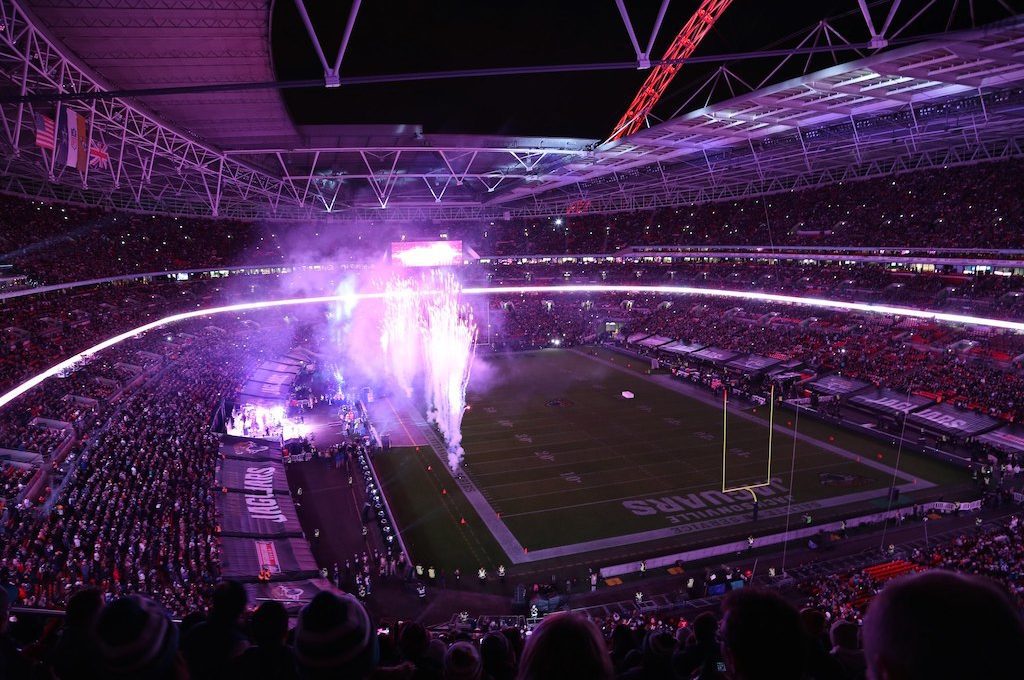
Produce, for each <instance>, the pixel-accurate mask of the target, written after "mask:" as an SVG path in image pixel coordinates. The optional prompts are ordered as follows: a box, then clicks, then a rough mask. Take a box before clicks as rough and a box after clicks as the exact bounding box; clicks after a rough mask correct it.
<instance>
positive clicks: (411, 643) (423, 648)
mask: <svg viewBox="0 0 1024 680" xmlns="http://www.w3.org/2000/svg"><path fill="white" fill-rule="evenodd" d="M429 646H430V634H429V633H427V629H426V628H424V627H423V626H422V625H421V624H419V623H417V622H415V621H406V622H405V623H403V624H402V628H401V630H399V631H398V649H399V650H400V651H401V652H402V656H403V657H405V658H406V659H408V660H409V661H415V660H416V659H419V658H420V657H422V656H423V655H424V654H426V653H427V648H428V647H429Z"/></svg>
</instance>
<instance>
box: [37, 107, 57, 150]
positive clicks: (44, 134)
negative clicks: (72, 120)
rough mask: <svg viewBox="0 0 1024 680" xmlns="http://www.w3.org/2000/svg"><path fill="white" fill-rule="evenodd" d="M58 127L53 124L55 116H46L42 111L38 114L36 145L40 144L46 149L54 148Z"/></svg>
mask: <svg viewBox="0 0 1024 680" xmlns="http://www.w3.org/2000/svg"><path fill="white" fill-rule="evenodd" d="M55 133H56V129H55V127H54V124H53V118H50V117H49V116H44V115H43V114H41V113H37V114H36V146H40V147H42V148H44V149H53V143H54V141H53V140H54V135H55Z"/></svg>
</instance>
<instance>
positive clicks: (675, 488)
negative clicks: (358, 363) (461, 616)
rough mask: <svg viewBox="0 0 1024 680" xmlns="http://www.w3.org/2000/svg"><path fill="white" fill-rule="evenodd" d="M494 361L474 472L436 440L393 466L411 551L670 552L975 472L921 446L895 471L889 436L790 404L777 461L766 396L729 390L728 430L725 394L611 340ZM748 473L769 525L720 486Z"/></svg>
mask: <svg viewBox="0 0 1024 680" xmlns="http://www.w3.org/2000/svg"><path fill="white" fill-rule="evenodd" d="M484 361H485V362H486V363H485V370H482V371H478V372H477V373H476V374H475V375H474V378H473V380H472V381H471V384H470V392H469V397H468V402H469V404H470V410H469V411H468V412H467V413H466V416H465V420H464V422H463V445H464V447H465V449H466V459H465V466H464V473H465V476H464V477H463V478H462V479H451V478H450V477H449V476H447V471H444V470H439V469H438V468H439V467H440V466H438V465H436V463H437V462H438V459H436V458H435V459H434V463H435V465H431V458H430V453H431V452H424V451H416V452H414V453H413V452H408V453H404V454H403V453H402V452H401V451H398V452H395V455H392V456H388V457H382V458H386V460H382V461H381V463H380V465H381V466H382V467H381V470H382V476H383V477H384V481H383V483H384V487H385V491H386V492H387V493H388V494H389V497H390V498H392V503H393V505H394V506H396V507H395V508H394V510H395V513H396V515H397V516H398V517H397V521H398V523H399V526H400V527H401V528H402V530H403V536H404V537H405V539H406V541H407V542H408V543H410V544H411V545H410V551H411V552H412V553H413V554H414V555H417V554H423V553H426V554H427V555H429V556H431V558H433V560H434V561H435V562H437V563H439V564H445V563H449V564H451V563H456V561H457V560H458V559H459V558H458V557H457V555H458V553H460V552H464V553H468V554H467V555H466V556H465V557H464V558H462V560H463V562H465V563H472V562H473V561H480V562H483V561H485V560H499V561H501V562H503V563H508V564H524V563H527V564H529V563H535V562H538V561H543V560H549V559H551V560H564V559H567V558H571V557H575V556H579V555H582V554H591V553H597V552H605V553H609V552H610V553H614V554H631V555H632V554H637V551H640V552H643V551H645V550H646V551H648V552H651V553H652V554H653V553H654V552H655V551H660V552H667V551H669V549H670V548H677V549H678V548H679V547H686V548H688V547H694V546H698V545H707V544H711V543H720V542H725V541H728V540H735V539H736V537H738V536H746V535H747V533H750V532H755V533H758V532H760V533H767V532H769V531H773V530H778V529H781V528H782V527H783V525H784V522H785V515H786V513H787V511H789V512H791V513H793V514H794V516H796V517H800V516H802V515H803V514H805V513H806V514H808V515H811V516H812V518H813V519H814V520H817V521H822V520H824V519H826V518H835V517H838V516H846V515H854V514H858V513H860V514H864V513H867V512H875V511H878V510H883V509H885V507H886V504H887V497H886V496H887V491H888V488H889V486H890V485H891V484H893V483H894V481H895V484H896V486H898V487H899V488H900V489H901V492H902V495H903V497H904V502H914V501H917V500H922V499H924V498H932V497H935V496H936V495H938V494H939V493H943V492H944V491H945V490H948V489H944V488H943V487H944V486H949V485H955V484H956V483H957V481H958V480H960V479H961V478H962V475H961V474H960V473H959V472H958V471H956V470H954V469H952V468H949V467H947V466H945V465H944V464H941V463H937V462H933V461H929V460H925V459H922V458H919V457H917V456H912V455H909V454H908V455H904V456H903V457H902V460H901V463H900V469H899V471H898V472H895V475H894V469H893V467H892V466H893V465H894V464H895V460H896V454H895V450H894V449H891V448H890V447H888V446H887V445H886V444H885V443H884V442H879V441H876V440H871V439H867V438H864V437H860V436H856V435H853V434H851V433H848V432H845V431H842V430H838V429H835V428H833V427H831V426H828V425H825V424H823V423H820V422H815V421H814V420H812V419H811V418H808V417H806V416H805V419H804V420H799V421H795V413H794V412H793V411H791V410H786V409H782V408H777V410H776V413H775V425H776V428H775V430H774V434H773V436H772V438H771V440H772V441H771V444H772V459H771V464H770V470H769V460H768V457H769V427H768V420H767V418H768V410H769V409H768V407H767V406H752V405H751V404H750V403H749V402H740V401H735V402H734V403H731V404H730V405H729V407H728V411H727V416H726V421H725V423H724V431H723V408H722V403H721V397H720V396H718V397H716V396H714V395H712V394H711V393H710V392H709V391H707V390H705V389H703V388H699V387H696V386H691V385H688V384H685V383H682V382H680V381H678V380H676V379H674V378H671V377H670V376H668V375H664V374H663V375H655V376H648V375H646V371H645V370H643V369H644V368H645V366H643V365H642V364H641V363H640V362H639V361H637V360H635V359H629V358H627V357H624V356H621V355H615V354H613V353H611V352H608V351H606V350H594V349H586V348H585V349H581V350H556V349H551V350H542V351H535V352H524V353H515V354H502V355H493V356H488V357H486V358H485V359H484ZM623 392H629V393H631V394H632V398H626V397H624V396H623ZM794 425H796V435H795V436H794ZM723 435H725V437H726V441H725V446H724V479H723ZM422 448H424V449H426V448H427V447H422ZM414 468H415V469H414ZM427 468H431V469H430V470H429V471H427ZM791 470H792V474H791ZM447 480H450V481H447ZM748 485H751V486H752V485H760V486H757V487H756V488H755V489H754V490H755V493H756V494H757V496H758V499H759V513H758V514H759V517H758V521H757V522H756V523H753V522H752V517H751V514H752V506H753V504H752V496H751V493H750V492H749V491H745V490H744V491H732V492H726V493H723V492H722V489H723V488H726V489H731V488H734V487H741V486H748ZM416 488H418V489H419V490H420V491H419V492H417V491H416V490H415V489H416ZM947 498H948V495H947ZM431 527H434V528H433V529H432V528H431ZM453 547H454V548H455V550H454V553H455V555H456V557H453ZM435 555H436V557H435ZM503 556H504V557H503ZM428 561H430V560H428ZM492 564H493V562H492Z"/></svg>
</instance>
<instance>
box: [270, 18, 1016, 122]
mask: <svg viewBox="0 0 1024 680" xmlns="http://www.w3.org/2000/svg"><path fill="white" fill-rule="evenodd" d="M659 4H660V2H659V1H658V0H644V1H642V2H641V1H638V0H626V7H627V8H628V9H629V12H630V15H631V17H632V19H633V24H634V27H635V28H636V30H637V39H638V41H639V42H640V44H641V47H643V46H644V45H646V42H647V38H648V36H649V35H650V30H651V27H652V26H653V23H654V18H655V15H656V13H657V9H658V6H659ZM875 4H876V12H875V13H876V16H877V18H876V23H878V24H880V23H881V21H882V19H883V16H884V12H885V10H886V8H887V7H888V5H889V2H883V3H875ZM904 4H905V5H908V9H907V10H906V11H904V10H902V9H901V12H900V15H899V16H898V17H897V21H896V22H894V23H895V24H897V25H899V24H900V23H901V21H900V20H901V19H902V21H906V19H907V18H909V14H908V13H907V12H910V13H912V12H914V11H916V10H917V9H920V6H921V5H920V3H916V2H911V3H904ZM936 4H937V5H944V7H937V8H935V10H934V11H933V12H932V14H931V16H930V17H928V19H929V20H928V22H926V23H924V24H922V25H921V28H920V29H918V31H917V32H921V31H929V32H931V31H941V30H943V29H944V28H945V24H946V19H947V18H948V15H949V9H950V7H951V6H952V3H951V2H938V3H936ZM961 4H962V5H964V6H965V7H964V8H962V9H960V11H959V13H958V16H957V17H956V19H955V22H954V27H967V26H969V16H968V14H967V8H966V5H967V4H968V3H966V2H965V3H961ZM975 4H976V5H995V3H975ZM306 5H307V8H308V9H309V13H310V16H311V18H312V21H313V23H314V25H315V26H316V27H317V30H318V32H319V34H320V39H321V43H322V44H323V47H324V52H325V53H326V55H327V59H328V61H329V62H331V61H333V59H334V55H335V54H336V53H337V48H338V45H339V44H340V42H341V35H342V30H343V28H344V25H345V21H346V19H347V17H348V11H349V7H350V5H351V2H350V0H307V2H306ZM698 5H699V2H697V0H673V1H672V2H671V4H670V5H669V10H668V13H667V14H666V17H665V21H664V23H663V25H662V29H661V32H660V33H659V38H658V41H657V43H656V46H655V49H654V50H653V51H652V55H651V56H652V58H658V57H661V55H662V53H663V52H664V50H665V48H666V47H667V45H668V44H669V42H670V41H671V40H672V39H673V37H674V36H675V34H676V33H677V32H678V31H679V29H680V28H681V27H682V26H683V25H684V24H685V23H686V21H687V20H688V19H689V17H690V15H691V14H692V13H693V11H694V10H695V9H696V7H697V6H698ZM843 14H845V15H846V17H845V18H841V19H839V20H838V21H837V22H836V26H837V27H839V28H840V31H841V32H843V33H844V35H846V37H847V38H849V39H850V40H851V41H854V42H857V41H862V40H865V39H866V36H867V32H866V30H865V28H864V24H863V20H862V19H861V18H860V15H859V10H857V3H856V2H855V0H816V1H814V2H804V1H792V0H786V1H784V2H777V3H770V2H763V1H757V0H735V2H733V4H732V5H731V6H730V7H729V8H728V9H727V10H726V12H725V14H724V15H723V17H722V19H721V20H720V21H719V22H718V24H717V25H716V27H715V28H714V29H713V31H712V32H711V33H710V34H709V35H708V37H707V38H706V39H705V40H704V42H703V43H702V44H701V46H700V47H699V48H698V51H697V54H698V55H714V54H723V53H731V52H742V51H752V50H757V49H761V48H764V47H767V46H770V45H781V46H787V47H788V46H792V45H794V44H795V43H796V40H794V39H793V38H792V37H790V38H789V39H788V40H786V38H787V36H791V35H793V34H795V33H798V32H799V33H800V34H803V33H806V31H807V29H808V27H810V26H812V25H813V24H815V23H816V22H817V21H819V20H821V19H822V18H825V17H836V16H839V15H843ZM999 18H1002V17H1001V16H1000V14H999V13H996V12H991V11H990V12H989V13H987V14H986V13H984V12H980V11H979V14H978V16H977V19H978V20H979V22H983V21H991V20H995V19H999ZM272 27H273V28H272V47H273V54H274V62H275V68H276V71H277V76H278V79H280V80H292V79H304V78H318V77H321V76H322V71H321V69H320V66H319V63H318V60H317V57H316V54H315V53H314V51H313V47H312V44H311V43H310V41H309V38H308V37H307V36H306V33H305V29H304V28H303V26H302V23H301V19H300V18H299V14H298V11H297V10H296V8H295V5H294V3H293V2H292V1H291V0H277V2H276V3H275V6H274V10H273V17H272ZM854 56H855V55H853V54H852V53H847V56H846V58H845V60H849V59H852V58H854ZM634 59H635V57H634V54H633V49H632V46H631V45H630V42H629V38H628V36H627V34H626V30H625V28H624V26H623V24H622V21H621V19H620V18H619V14H618V10H617V9H616V7H615V3H614V2H613V0H545V1H543V2H539V1H536V0H517V1H515V2H511V1H508V0H506V1H504V2H498V1H496V0H462V1H460V2H456V1H451V0H429V1H419V2H400V1H398V0H364V2H363V4H362V8H361V9H360V12H359V16H358V18H357V20H356V24H355V30H354V32H353V35H352V40H351V42H350V44H349V49H348V51H347V53H346V56H345V61H344V63H343V65H342V69H341V74H342V76H343V77H344V76H362V75H375V74H388V73H403V72H422V71H440V70H451V69H466V68H486V67H507V66H531V65H550V64H564V63H597V62H616V61H632V60H634ZM815 59H816V60H815V61H814V62H813V66H814V67H816V68H824V67H827V66H829V65H831V64H832V61H831V57H829V56H827V55H819V56H817V57H815ZM777 61H778V60H777V59H776V60H772V61H766V60H761V61H747V62H743V63H742V64H740V65H737V67H736V70H737V72H738V73H740V74H741V75H742V76H743V77H744V78H745V79H746V80H748V82H750V81H752V80H756V78H757V76H759V75H760V76H763V75H765V74H766V73H767V71H768V69H770V68H771V67H772V66H773V65H774V64H775V63H777ZM805 61H806V57H800V58H794V59H793V60H791V64H790V66H791V67H792V68H791V69H789V70H788V71H784V72H783V73H785V75H788V76H795V75H798V74H799V71H800V70H801V69H802V68H803V65H804V62H805ZM715 68H717V64H692V65H687V66H684V67H683V69H682V70H681V71H680V73H679V74H678V76H677V77H676V80H675V81H674V83H673V85H672V87H671V88H670V89H669V92H668V93H667V94H666V96H665V97H664V98H663V100H662V102H661V104H660V105H659V107H658V108H657V109H655V114H656V115H660V116H667V115H669V114H671V113H672V112H673V111H674V110H675V108H677V107H678V106H679V105H681V104H682V103H683V102H684V101H685V99H686V97H687V96H688V95H689V93H690V92H692V91H693V89H694V88H695V86H696V85H697V84H699V83H701V82H703V81H704V80H705V79H706V78H707V76H708V74H709V73H711V72H712V71H713V70H714V69H715ZM645 77H646V72H638V71H611V72H598V73H561V74H545V75H530V76H503V77H491V78H474V79H459V80H434V81H425V82H409V83H394V84H381V85H362V86H350V87H342V88H339V89H337V90H325V89H322V88H315V89H303V90H287V91H285V93H284V96H285V101H286V103H287V105H288V107H289V110H290V112H291V115H292V117H293V119H294V121H295V122H296V123H297V124H300V125H304V124H369V123H381V124H400V123H408V124H420V125H422V126H423V128H424V131H425V132H427V133H432V132H433V133H439V132H442V133H470V134H502V135H540V136H566V137H584V138H595V139H596V138H601V139H603V138H605V137H607V135H608V133H609V132H610V131H611V128H612V126H613V125H614V124H615V122H616V121H617V120H618V119H619V117H620V116H621V115H622V113H623V112H624V111H625V108H626V106H627V105H628V103H629V102H630V100H631V99H632V98H633V96H634V94H635V93H636V90H637V89H638V87H639V86H640V84H641V83H642V82H643V80H644V78H645ZM727 95H728V90H727V89H725V86H724V85H722V87H721V88H720V90H719V93H718V95H717V96H716V99H723V98H725V97H726V96H727ZM703 100H704V97H703V96H702V97H701V98H700V101H701V103H702V104H703ZM689 108H695V107H694V106H691V107H689Z"/></svg>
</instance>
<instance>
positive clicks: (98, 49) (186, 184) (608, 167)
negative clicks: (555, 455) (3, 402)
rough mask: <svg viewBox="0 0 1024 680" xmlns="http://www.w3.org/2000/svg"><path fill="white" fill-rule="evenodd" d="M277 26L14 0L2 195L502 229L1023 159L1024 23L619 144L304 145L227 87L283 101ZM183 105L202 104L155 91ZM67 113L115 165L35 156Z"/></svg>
mask: <svg viewBox="0 0 1024 680" xmlns="http://www.w3.org/2000/svg"><path fill="white" fill-rule="evenodd" d="M28 4H31V5H32V9H31V10H30V9H28V8H27V5H28ZM897 4H898V3H897ZM356 6H358V3H356ZM269 17H270V8H269V3H268V2H266V1H263V0H225V1H224V2H219V3H217V4H216V5H215V8H214V9H211V8H210V3H203V2H198V0H93V1H91V2H89V3H88V4H84V3H79V2H74V1H73V0H38V1H34V2H31V3H28V2H26V0H0V20H2V24H3V26H2V29H0V67H2V70H3V73H4V76H5V78H6V80H7V83H6V87H5V88H4V90H3V92H2V93H0V94H2V95H3V96H2V97H0V101H3V102H4V104H3V106H2V111H3V123H4V129H3V132H2V133H0V138H2V139H3V140H4V141H5V142H7V144H6V145H5V150H4V156H5V158H4V163H5V165H4V171H3V176H2V177H0V189H2V190H5V191H8V192H13V193H19V194H22V195H26V196H30V197H33V198H56V199H61V200H70V201H73V202H78V203H85V204H90V205H103V206H108V207H111V208H118V209H126V210H141V211H146V212H165V213H170V214H177V215H211V214H212V215H219V216H222V217H239V218H254V219H343V220H344V219H360V220H388V219H400V220H411V219H494V218H504V217H509V216H518V215H529V216H541V215H555V214H565V213H567V212H569V213H573V212H586V211H594V212H598V211H614V210H626V209H636V208H643V207H655V206H662V205H676V204H680V203H688V202H694V201H707V200H717V199H722V198H729V197H742V196H753V195H760V194H764V193H770V192H776V191H783V190H788V189H791V188H799V187H803V186H814V185H817V184H822V183H831V182H835V181H841V180H844V179H856V178H862V177H870V176H877V175H882V174H888V173H892V172H899V171H902V170H908V169H913V168H917V167H933V166H937V165H947V164H956V163H966V162H974V161H978V160H984V159H989V158H998V157H1005V156H1009V155H1020V154H1021V148H1022V141H1024V111H1022V106H1024V19H1022V18H1021V17H1019V16H1018V17H1013V18H1011V19H1010V20H1007V21H1005V22H1003V23H1000V24H996V25H991V26H988V27H985V28H981V29H974V30H969V31H962V32H956V33H946V34H943V35H940V36H931V37H928V38H926V39H923V40H921V41H919V42H909V43H908V42H905V41H904V42H902V43H901V44H900V46H897V47H892V46H891V45H889V44H888V43H887V42H886V32H885V29H884V28H883V29H882V30H880V31H879V30H877V29H876V28H875V27H874V26H871V27H870V30H871V34H872V40H873V44H874V46H875V47H877V48H886V47H887V49H878V50H875V51H874V53H873V54H870V56H863V57H861V58H858V59H856V60H853V61H848V62H845V63H837V64H836V65H834V66H832V67H829V68H826V69H824V70H818V71H815V72H811V73H806V74H804V75H802V76H800V77H797V78H794V79H789V80H785V81H783V82H775V83H773V82H771V79H770V78H766V79H765V81H766V82H765V83H763V84H762V83H758V85H757V86H755V87H750V86H747V85H746V84H745V83H744V82H743V79H742V78H740V77H738V76H737V75H736V73H735V71H734V70H731V69H730V68H729V67H728V66H727V65H724V64H723V65H722V66H721V68H720V69H719V70H718V71H717V72H716V73H715V75H714V79H715V80H714V82H711V81H709V83H707V84H706V85H707V87H708V88H711V89H713V88H714V87H715V86H716V83H720V82H726V81H727V83H728V85H729V87H730V89H731V90H732V96H730V97H729V98H727V99H725V100H723V101H720V102H717V103H714V104H711V105H707V106H703V107H695V108H692V109H690V108H688V107H687V106H684V107H683V109H684V111H683V112H682V113H681V115H678V116H675V117H671V118H669V119H668V120H666V121H664V122H660V123H658V122H656V121H651V122H652V123H655V124H653V125H652V126H651V127H650V128H648V129H646V130H644V131H642V132H640V133H638V134H636V135H633V136H632V137H627V138H625V139H622V140H619V141H616V142H611V143H606V144H602V143H600V141H599V140H581V139H567V138H555V139H551V138H537V137H534V138H529V137H503V136H480V135H472V136H470V135H431V134H424V133H423V131H422V130H421V129H419V128H418V127H415V126H336V127H321V126H316V127H296V126H294V125H293V124H292V123H291V121H290V119H289V118H288V114H287V111H286V110H285V108H284V105H283V104H282V101H281V98H280V94H279V92H278V90H277V89H275V88H274V87H272V86H270V85H268V86H264V87H247V88H245V89H238V90H225V88H224V87H223V86H222V84H224V83H264V84H267V83H272V81H273V80H274V78H273V69H272V66H271V61H270V55H269V38H268V36H269V25H268V24H269ZM868 23H870V22H868ZM891 32H892V31H891ZM893 37H894V36H893ZM847 48H848V49H847V50H846V52H845V53H847V54H849V53H853V54H858V53H859V54H863V53H866V52H871V51H872V50H868V49H860V50H859V51H857V50H853V47H852V46H850V45H847ZM837 50H838V48H837ZM808 63H810V60H808ZM168 85H173V86H175V87H178V86H182V85H185V86H190V89H189V90H188V91H185V92H176V93H175V94H174V96H145V97H143V96H142V95H143V94H146V93H145V92H140V90H147V89H149V88H156V87H163V86H168ZM195 86H199V87H195ZM203 86H208V87H205V88H204V87H203ZM701 91H702V88H698V90H697V94H698V95H700V93H701ZM55 93H63V94H62V95H56V96H55ZM104 93H106V94H104ZM132 94H134V95H136V96H135V97H133V96H131V95H132ZM140 98H141V99H142V100H143V101H144V102H145V103H144V104H143V103H140ZM57 99H60V101H57ZM692 99H696V97H692V98H691V100H692ZM69 109H70V110H74V111H76V112H78V113H80V114H82V115H83V116H84V117H85V118H86V119H87V120H88V121H91V123H92V124H91V125H90V126H89V128H88V135H89V140H90V143H91V144H92V146H93V147H97V146H102V147H103V148H104V150H105V154H106V156H107V157H108V158H109V161H108V162H106V163H104V162H103V161H102V156H103V154H102V153H101V154H97V158H95V159H94V160H95V161H96V162H95V164H91V165H90V166H88V168H87V169H85V170H83V171H79V170H77V169H75V168H74V167H67V166H65V165H64V163H61V162H59V159H57V158H56V154H55V153H54V151H53V150H52V149H49V150H48V149H41V148H40V147H39V146H37V144H36V136H35V133H36V125H37V121H38V120H39V118H38V116H40V115H45V116H49V117H51V118H56V119H57V121H58V123H60V121H61V116H63V115H64V114H63V111H66V110H69ZM55 114H56V115H55Z"/></svg>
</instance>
